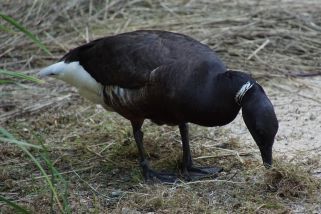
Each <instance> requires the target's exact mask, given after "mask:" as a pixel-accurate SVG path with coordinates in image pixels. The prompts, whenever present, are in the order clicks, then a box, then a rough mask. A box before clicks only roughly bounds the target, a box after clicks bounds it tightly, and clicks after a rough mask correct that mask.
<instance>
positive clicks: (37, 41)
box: [0, 12, 52, 56]
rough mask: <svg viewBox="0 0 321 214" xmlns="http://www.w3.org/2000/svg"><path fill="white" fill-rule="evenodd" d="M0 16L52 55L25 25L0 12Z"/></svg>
mask: <svg viewBox="0 0 321 214" xmlns="http://www.w3.org/2000/svg"><path fill="white" fill-rule="evenodd" d="M0 17H1V18H2V19H3V20H5V21H7V22H8V23H9V24H11V25H12V26H14V27H15V28H17V29H18V30H19V31H21V32H23V33H24V34H25V35H26V36H27V37H29V38H30V39H31V40H32V41H33V42H34V43H35V44H36V45H37V46H38V47H39V48H41V49H42V50H43V51H45V52H46V53H47V54H49V55H50V56H52V53H51V52H50V51H49V50H48V49H47V48H46V46H45V45H44V44H42V42H41V41H40V40H39V39H38V38H37V37H36V36H35V35H34V34H33V33H31V32H30V31H28V30H27V29H26V28H25V27H23V26H22V25H21V24H19V23H18V22H17V21H16V20H15V19H13V18H11V17H10V16H7V15H5V14H3V13H1V12H0Z"/></svg>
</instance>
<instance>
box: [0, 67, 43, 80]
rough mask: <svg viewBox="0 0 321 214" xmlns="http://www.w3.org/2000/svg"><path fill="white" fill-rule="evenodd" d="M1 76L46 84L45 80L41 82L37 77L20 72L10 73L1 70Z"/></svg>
mask: <svg viewBox="0 0 321 214" xmlns="http://www.w3.org/2000/svg"><path fill="white" fill-rule="evenodd" d="M0 74H2V75H6V76H9V77H14V78H19V79H23V80H29V81H32V82H36V83H44V81H43V80H40V79H38V78H36V77H32V76H28V75H26V74H23V73H20V72H15V71H8V70H5V69H0Z"/></svg>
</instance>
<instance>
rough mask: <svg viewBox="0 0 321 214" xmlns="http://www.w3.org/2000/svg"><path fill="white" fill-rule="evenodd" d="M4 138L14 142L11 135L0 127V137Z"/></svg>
mask: <svg viewBox="0 0 321 214" xmlns="http://www.w3.org/2000/svg"><path fill="white" fill-rule="evenodd" d="M1 136H2V137H5V138H7V139H11V140H14V137H13V136H12V134H10V133H9V132H7V130H5V129H4V128H1V127H0V137H1Z"/></svg>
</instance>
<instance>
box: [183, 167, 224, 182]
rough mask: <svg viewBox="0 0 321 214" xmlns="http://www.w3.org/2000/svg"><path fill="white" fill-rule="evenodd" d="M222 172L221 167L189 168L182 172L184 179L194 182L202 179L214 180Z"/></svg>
mask: <svg viewBox="0 0 321 214" xmlns="http://www.w3.org/2000/svg"><path fill="white" fill-rule="evenodd" d="M222 171H223V168H222V167H194V166H192V167H189V168H188V169H185V170H184V171H183V176H184V179H185V180H187V181H195V180H199V179H203V178H215V177H217V176H218V174H219V173H220V172H222Z"/></svg>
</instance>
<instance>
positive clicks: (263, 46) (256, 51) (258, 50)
mask: <svg viewBox="0 0 321 214" xmlns="http://www.w3.org/2000/svg"><path fill="white" fill-rule="evenodd" d="M269 43H270V40H269V39H267V40H265V42H264V43H263V44H262V45H261V46H260V47H258V48H257V49H256V50H255V51H254V52H253V53H252V54H251V55H250V56H249V57H248V58H247V60H250V59H252V57H253V56H255V55H256V54H257V53H258V52H260V51H261V50H262V49H264V48H265V46H267V44H269Z"/></svg>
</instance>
